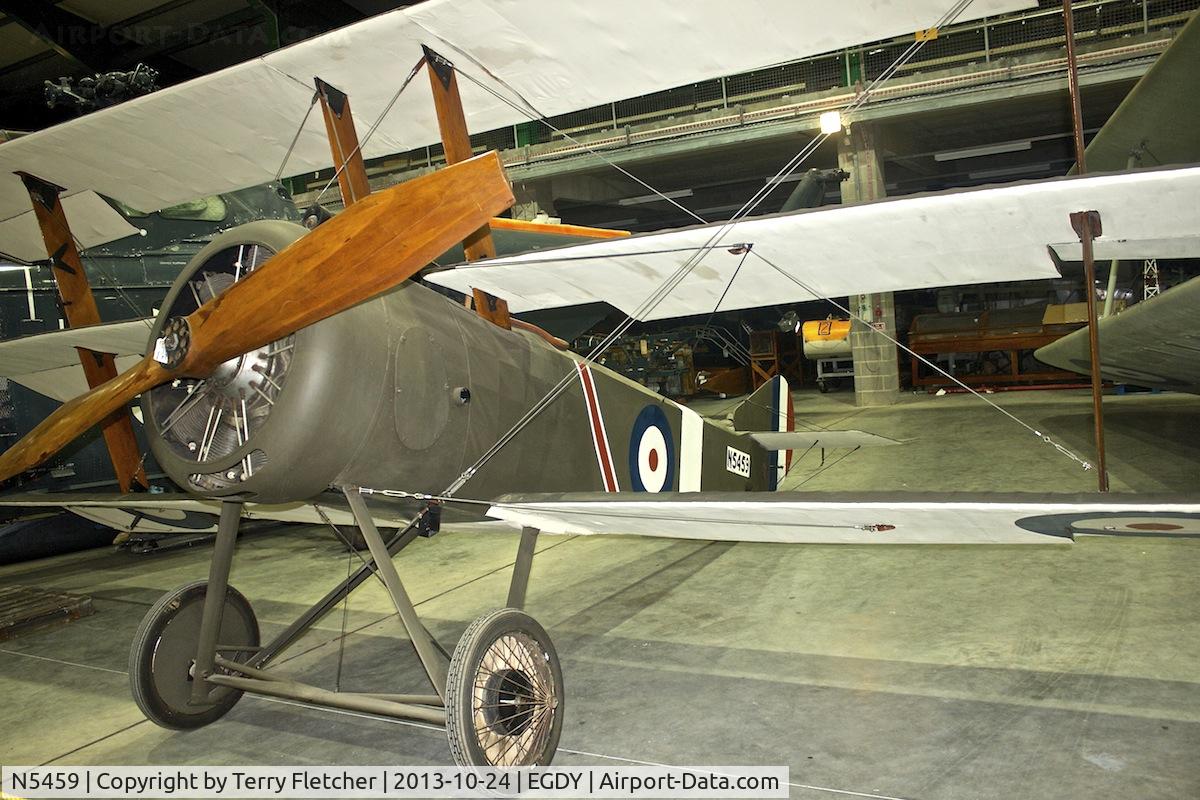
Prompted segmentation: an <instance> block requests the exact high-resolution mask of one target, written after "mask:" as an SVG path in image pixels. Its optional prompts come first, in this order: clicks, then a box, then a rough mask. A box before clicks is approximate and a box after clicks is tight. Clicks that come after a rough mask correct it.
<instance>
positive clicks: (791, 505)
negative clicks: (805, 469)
mask: <svg viewBox="0 0 1200 800" xmlns="http://www.w3.org/2000/svg"><path fill="white" fill-rule="evenodd" d="M614 498H615V499H614ZM487 514H488V516H489V517H492V518H494V519H500V520H504V521H506V522H509V523H511V524H513V525H521V526H528V527H532V528H537V529H539V530H542V531H546V532H548V533H567V534H583V535H587V534H627V535H634V536H657V537H667V538H672V539H703V540H718V541H729V542H776V543H780V544H1068V543H1070V542H1071V541H1072V538H1073V537H1074V536H1075V535H1078V534H1109V535H1113V534H1124V535H1159V536H1161V535H1171V536H1185V537H1197V536H1200V502H1198V501H1196V500H1195V499H1194V498H1183V497H1154V496H1145V495H1000V494H996V495H980V494H977V495H969V494H958V495H954V494H915V493H914V494H909V495H903V494H890V495H871V494H866V493H862V494H852V493H849V492H847V493H842V494H818V493H808V492H803V493H801V492H782V493H771V494H767V493H762V494H760V493H752V494H746V493H731V492H724V493H722V492H704V493H695V494H678V493H676V494H660V495H654V496H653V497H650V496H647V495H638V494H635V493H632V492H626V493H623V494H621V495H613V494H607V495H606V494H578V495H540V496H524V497H522V496H509V497H502V498H500V499H499V500H497V501H496V502H494V503H493V504H492V506H491V507H490V508H489V509H488V512H487Z"/></svg>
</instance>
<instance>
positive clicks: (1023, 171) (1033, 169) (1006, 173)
mask: <svg viewBox="0 0 1200 800" xmlns="http://www.w3.org/2000/svg"><path fill="white" fill-rule="evenodd" d="M1039 173H1041V174H1043V175H1051V174H1053V171H1052V170H1051V169H1050V162H1048V161H1047V162H1044V163H1042V164H1021V165H1020V166H1016V167H1003V168H1001V169H981V170H977V171H975V172H968V173H967V177H968V178H970V179H972V180H979V179H981V178H1009V177H1012V176H1013V175H1030V176H1036V175H1038V174H1039Z"/></svg>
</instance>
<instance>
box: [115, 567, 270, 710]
mask: <svg viewBox="0 0 1200 800" xmlns="http://www.w3.org/2000/svg"><path fill="white" fill-rule="evenodd" d="M207 588H208V582H207V581H197V582H196V583H189V584H187V585H186V586H181V587H180V588H178V589H176V590H174V591H172V592H169V593H167V594H165V595H163V597H162V598H161V599H159V601H158V602H157V603H155V604H154V606H153V607H151V609H150V610H149V611H148V612H147V613H146V616H145V617H144V618H143V619H142V624H141V625H140V626H138V630H137V633H136V634H135V635H134V637H133V646H132V647H131V648H130V650H129V687H130V689H131V690H132V691H133V699H134V702H136V703H137V704H138V708H140V709H141V710H142V713H143V714H145V715H146V717H147V718H149V719H150V721H152V722H154V723H156V724H158V725H161V726H162V727H164V728H173V729H176V730H187V729H190V728H200V727H203V726H204V725H207V724H209V723H210V722H216V721H217V720H218V719H220V718H221V717H223V716H225V714H226V713H227V712H228V711H229V709H231V708H233V706H234V704H236V703H237V701H238V700H239V699H240V698H241V696H242V693H241V692H239V691H230V692H229V693H228V694H226V695H224V696H223V697H221V699H220V700H218V701H217V702H215V703H206V704H203V705H195V704H193V703H192V702H191V699H192V682H193V679H194V675H193V673H194V669H193V667H194V662H195V659H196V645H197V642H198V641H199V639H200V617H201V612H202V611H203V609H204V596H205V590H206V589H207ZM258 643H259V634H258V619H257V618H256V617H255V616H254V610H253V609H252V608H251V607H250V603H249V602H248V601H247V600H246V598H245V597H243V596H242V594H241V593H240V592H238V591H237V590H236V589H234V588H233V587H232V586H230V587H229V591H228V593H227V594H226V595H225V610H224V612H223V613H222V615H221V633H220V635H219V636H218V637H217V644H218V646H219V647H221V648H222V650H221V651H220V655H222V656H224V657H225V658H228V659H230V660H233V661H243V660H245V659H246V658H248V657H249V656H250V655H251V654H252V652H253V648H256V647H258ZM227 646H233V647H234V648H236V647H238V646H245V647H246V648H247V649H246V650H240V651H239V650H236V649H232V650H228V649H224V648H226V647H227Z"/></svg>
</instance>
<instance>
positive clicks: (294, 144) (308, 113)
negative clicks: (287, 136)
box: [275, 92, 321, 180]
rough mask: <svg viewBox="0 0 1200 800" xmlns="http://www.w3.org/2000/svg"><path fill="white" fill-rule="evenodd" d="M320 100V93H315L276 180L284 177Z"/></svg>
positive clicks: (278, 170) (277, 171)
mask: <svg viewBox="0 0 1200 800" xmlns="http://www.w3.org/2000/svg"><path fill="white" fill-rule="evenodd" d="M320 98H321V93H320V92H313V96H312V100H310V101H309V103H308V110H307V111H305V112H304V119H302V120H300V126H299V127H298V128H296V135H295V136H293V137H292V143H291V144H289V145H288V149H287V152H286V153H284V154H283V161H281V162H280V163H279V169H277V170H275V180H279V179H280V178H282V177H283V171H284V170H285V169H287V163H288V161H289V160H290V159H291V157H292V151H293V150H295V149H296V144H297V142H299V141H300V134H302V133H304V126H305V125H307V124H308V118H309V116H310V115H311V114H312V110H313V108H315V107H316V105H317V100H319V99H320Z"/></svg>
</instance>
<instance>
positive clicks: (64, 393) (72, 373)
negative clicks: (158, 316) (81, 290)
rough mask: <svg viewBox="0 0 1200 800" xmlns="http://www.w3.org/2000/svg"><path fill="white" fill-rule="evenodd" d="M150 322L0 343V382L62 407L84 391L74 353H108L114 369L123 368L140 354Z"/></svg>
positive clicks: (106, 326) (36, 336)
mask: <svg viewBox="0 0 1200 800" xmlns="http://www.w3.org/2000/svg"><path fill="white" fill-rule="evenodd" d="M152 322H153V321H152V320H149V319H137V320H130V321H128V322H110V323H106V324H103V325H88V326H86V327H82V328H68V329H66V330H61V331H51V332H49V333H38V334H33V335H32V336H22V337H21V338H18V339H9V340H8V341H6V342H0V377H4V378H8V379H10V380H12V381H15V382H16V383H19V384H21V385H22V386H26V387H28V388H30V389H33V390H34V391H35V392H40V393H42V394H44V395H46V396H47V397H52V398H54V399H55V400H61V401H63V402H66V401H67V400H70V399H71V398H73V397H77V396H79V395H81V394H83V393H84V392H86V391H87V390H88V385H87V381H86V380H85V379H84V376H83V369H82V368H81V367H80V366H79V352H78V351H77V350H76V349H75V348H77V347H83V348H86V349H88V350H92V351H95V352H97V353H111V354H112V355H114V356H116V358H117V369H118V370H122V369H126V368H127V367H128V366H129V365H130V364H131V363H132V362H133V361H134V360H136V359H138V358H141V357H142V354H143V353H145V352H146V343H147V341H148V340H149V338H150V326H151V324H152Z"/></svg>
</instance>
